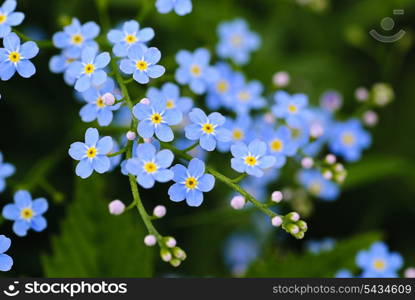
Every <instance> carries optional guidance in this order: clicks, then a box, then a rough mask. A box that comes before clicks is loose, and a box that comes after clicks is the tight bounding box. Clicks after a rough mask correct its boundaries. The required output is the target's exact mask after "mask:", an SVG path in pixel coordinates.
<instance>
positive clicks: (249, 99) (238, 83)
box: [228, 75, 267, 114]
mask: <svg viewBox="0 0 415 300" xmlns="http://www.w3.org/2000/svg"><path fill="white" fill-rule="evenodd" d="M263 91H264V87H263V86H262V84H261V83H260V82H259V81H256V80H252V81H249V82H246V81H245V78H244V76H243V75H237V76H235V77H234V80H233V90H232V98H233V101H232V102H231V103H230V104H229V105H228V108H229V109H232V110H235V111H236V112H237V113H238V114H247V113H249V112H250V111H251V110H252V109H261V108H263V107H265V105H266V103H267V102H266V100H265V98H264V97H262V92H263Z"/></svg>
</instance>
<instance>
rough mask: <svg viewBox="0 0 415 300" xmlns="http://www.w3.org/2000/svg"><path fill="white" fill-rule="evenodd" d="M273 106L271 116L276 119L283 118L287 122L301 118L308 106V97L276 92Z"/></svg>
mask: <svg viewBox="0 0 415 300" xmlns="http://www.w3.org/2000/svg"><path fill="white" fill-rule="evenodd" d="M274 100H275V103H276V104H275V105H274V106H273V107H272V112H273V114H274V115H275V116H276V117H278V118H284V119H285V120H287V121H288V122H289V121H290V120H296V119H298V118H302V113H303V111H304V109H305V108H306V107H307V105H308V97H307V96H306V95H304V94H294V95H290V94H288V93H287V92H284V91H278V92H276V93H275V95H274Z"/></svg>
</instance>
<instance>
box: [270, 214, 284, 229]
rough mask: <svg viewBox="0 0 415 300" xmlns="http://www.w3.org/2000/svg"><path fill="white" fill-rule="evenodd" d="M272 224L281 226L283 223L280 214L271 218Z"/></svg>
mask: <svg viewBox="0 0 415 300" xmlns="http://www.w3.org/2000/svg"><path fill="white" fill-rule="evenodd" d="M271 223H272V226H274V227H280V226H281V224H282V218H281V217H280V216H275V217H273V218H272V219H271Z"/></svg>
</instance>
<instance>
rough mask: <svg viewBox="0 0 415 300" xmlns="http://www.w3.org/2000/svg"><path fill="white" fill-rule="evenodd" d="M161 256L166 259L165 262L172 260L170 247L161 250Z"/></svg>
mask: <svg viewBox="0 0 415 300" xmlns="http://www.w3.org/2000/svg"><path fill="white" fill-rule="evenodd" d="M160 257H161V259H162V260H163V261H165V262H168V261H170V260H171V258H172V257H171V253H170V251H169V250H168V249H166V248H162V249H161V250H160Z"/></svg>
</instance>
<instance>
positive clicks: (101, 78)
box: [68, 47, 111, 92]
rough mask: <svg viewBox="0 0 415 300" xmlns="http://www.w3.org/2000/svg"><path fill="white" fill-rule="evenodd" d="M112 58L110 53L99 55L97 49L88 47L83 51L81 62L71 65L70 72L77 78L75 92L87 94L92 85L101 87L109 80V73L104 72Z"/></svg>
mask: <svg viewBox="0 0 415 300" xmlns="http://www.w3.org/2000/svg"><path fill="white" fill-rule="evenodd" d="M110 60H111V58H110V55H109V53H108V52H103V53H100V54H98V55H97V49H95V48H93V47H86V48H85V49H84V50H82V53H81V61H75V62H73V63H71V64H70V66H69V69H68V72H69V73H70V74H71V75H72V76H74V77H76V78H77V79H76V82H75V90H77V91H78V92H85V91H86V90H87V89H89V88H90V87H91V86H92V85H95V86H97V85H101V84H103V83H104V82H105V81H106V80H107V73H106V72H105V71H104V70H102V69H103V68H105V67H106V66H107V65H108V64H109V62H110Z"/></svg>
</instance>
